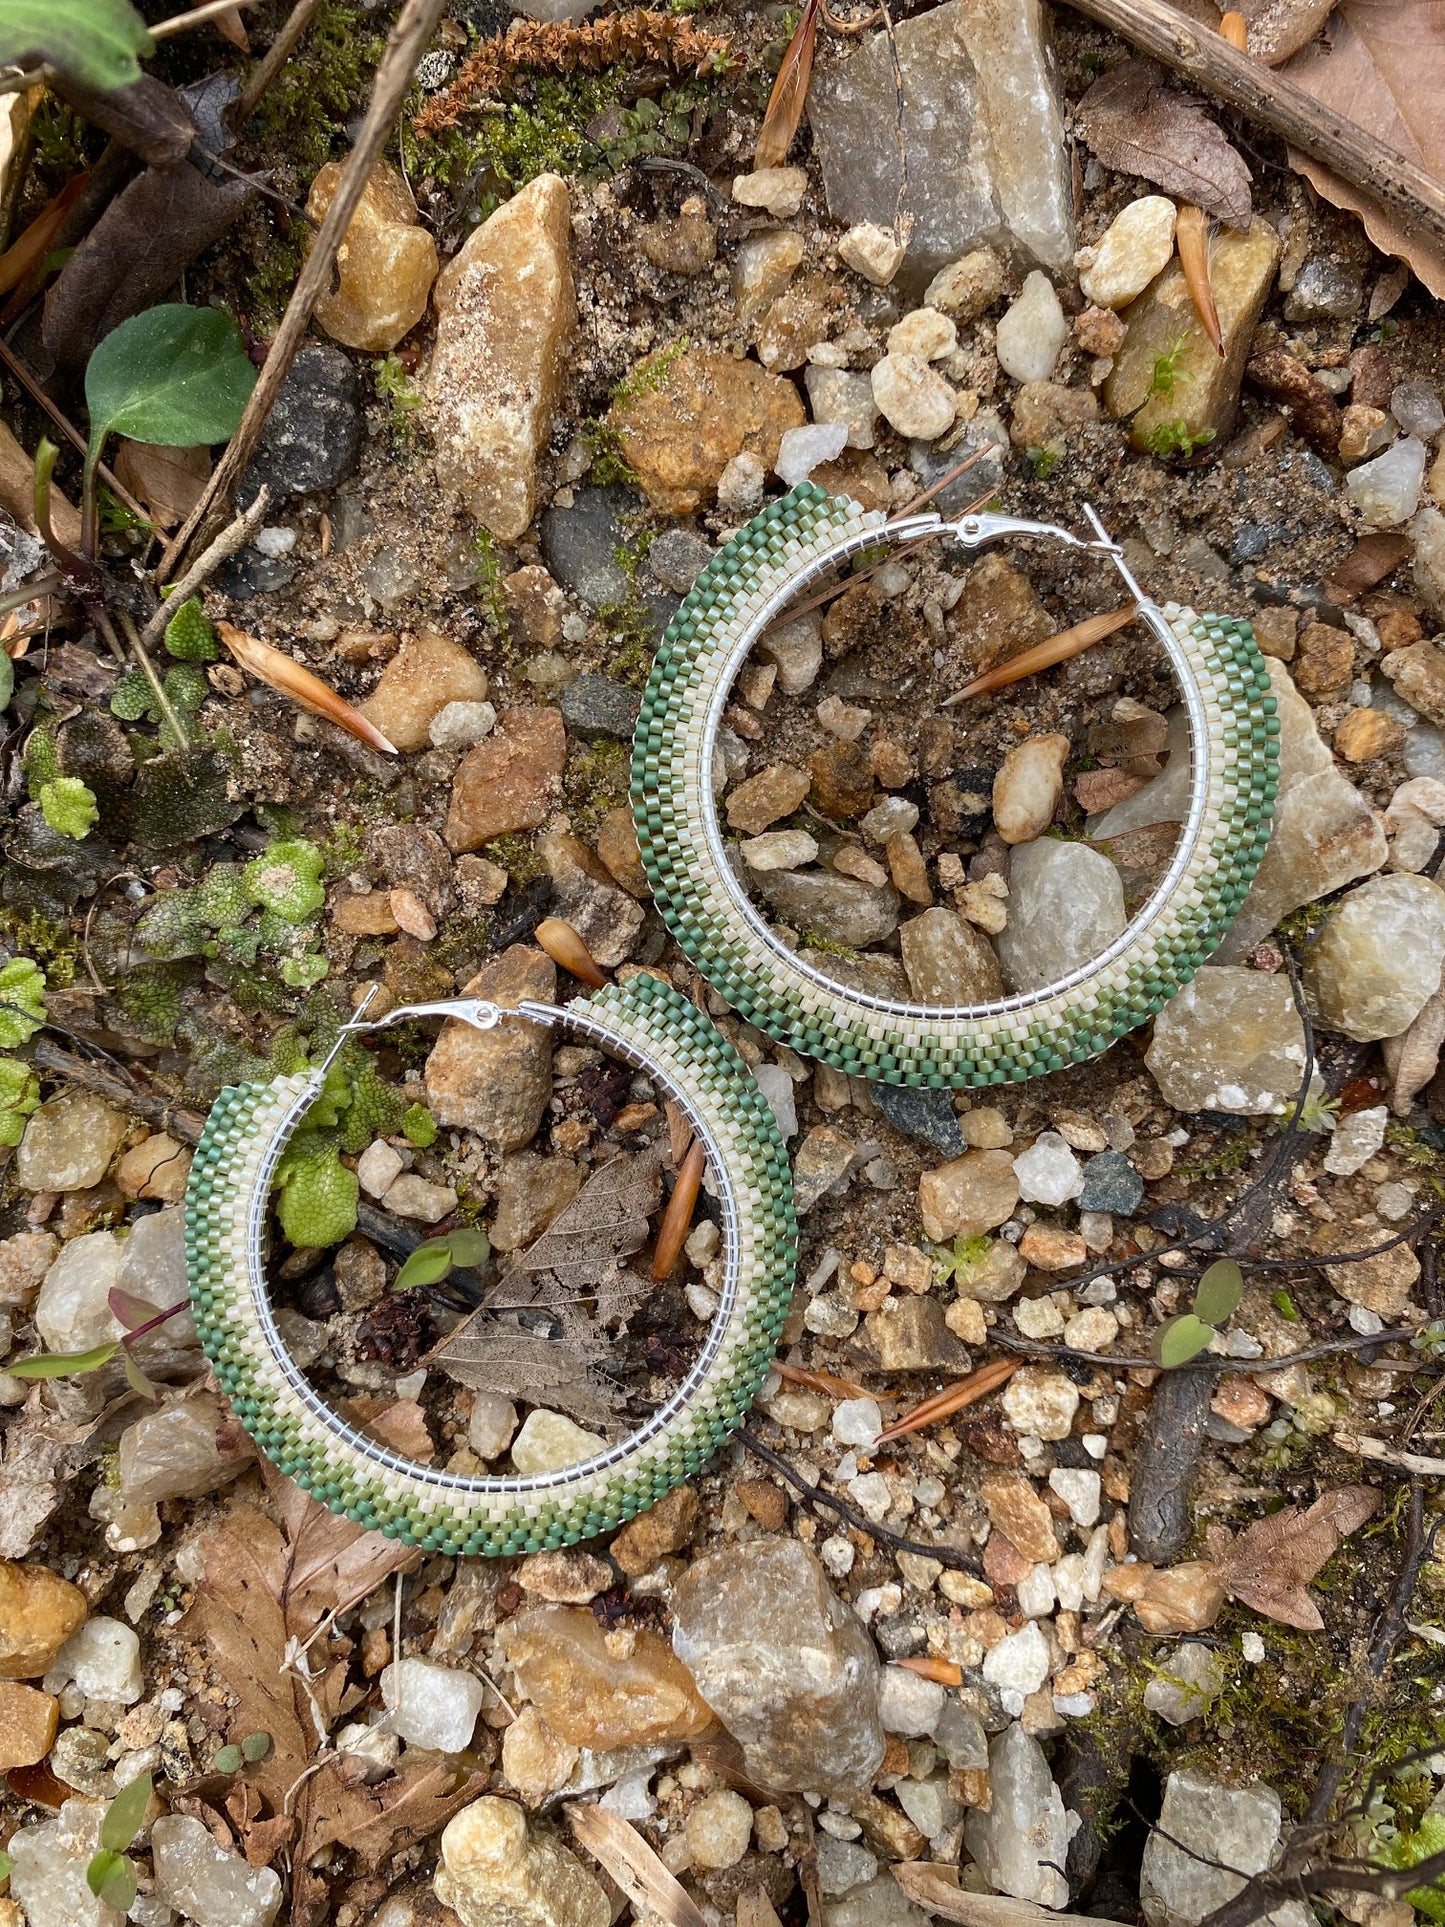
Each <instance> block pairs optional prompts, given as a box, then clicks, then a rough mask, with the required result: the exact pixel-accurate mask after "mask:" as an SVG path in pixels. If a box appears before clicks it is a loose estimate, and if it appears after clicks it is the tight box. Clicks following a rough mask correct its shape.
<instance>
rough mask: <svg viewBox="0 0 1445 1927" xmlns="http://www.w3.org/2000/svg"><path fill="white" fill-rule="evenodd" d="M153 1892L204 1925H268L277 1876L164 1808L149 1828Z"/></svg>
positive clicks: (275, 1909) (275, 1903)
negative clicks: (153, 1868)
mask: <svg viewBox="0 0 1445 1927" xmlns="http://www.w3.org/2000/svg"><path fill="white" fill-rule="evenodd" d="M151 1855H152V1859H153V1861H154V1864H155V1875H156V1892H157V1893H158V1894H159V1895H160V1897H161V1899H162V1900H165V1901H168V1902H169V1903H170V1905H171V1906H173V1907H175V1908H178V1909H179V1911H180V1912H181V1913H182V1914H184V1915H185V1916H186V1918H187V1919H188V1920H194V1921H205V1923H206V1927H271V1923H272V1921H274V1920H275V1918H276V1916H277V1914H278V1913H279V1912H280V1911H281V1897H282V1894H281V1877H280V1875H279V1874H277V1873H274V1872H273V1871H272V1869H271V1868H270V1867H252V1866H249V1865H248V1864H247V1862H246V1861H245V1860H243V1859H242V1857H241V1855H240V1854H238V1853H233V1852H231V1851H230V1850H229V1849H227V1848H225V1847H221V1846H218V1845H217V1844H216V1841H215V1840H214V1839H213V1838H212V1835H211V1831H210V1829H209V1827H204V1826H202V1825H201V1822H200V1821H199V1820H194V1819H192V1818H191V1816H190V1815H189V1814H182V1813H168V1814H165V1815H164V1816H163V1817H162V1818H161V1819H159V1820H157V1821H156V1823H155V1825H154V1826H153V1827H152V1828H151Z"/></svg>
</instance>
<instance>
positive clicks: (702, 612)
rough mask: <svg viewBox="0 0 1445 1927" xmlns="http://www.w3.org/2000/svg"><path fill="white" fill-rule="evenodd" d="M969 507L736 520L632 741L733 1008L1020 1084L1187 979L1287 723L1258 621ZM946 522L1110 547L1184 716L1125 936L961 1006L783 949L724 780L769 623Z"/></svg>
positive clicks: (1134, 1019) (946, 532)
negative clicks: (717, 757)
mask: <svg viewBox="0 0 1445 1927" xmlns="http://www.w3.org/2000/svg"><path fill="white" fill-rule="evenodd" d="M1096 528H1097V529H1098V539H1096V540H1092V541H1088V540H1084V539H1082V538H1080V537H1078V536H1075V535H1071V534H1070V533H1069V532H1068V531H1067V530H1064V529H1059V528H1054V527H1052V526H1051V525H1049V524H1041V523H1034V522H1025V521H1020V520H1019V519H1017V518H1014V517H1009V516H990V515H970V516H965V517H963V518H962V520H960V521H959V522H957V523H948V522H945V521H943V520H941V519H940V518H938V517H936V516H914V517H909V518H907V519H905V520H903V521H898V522H893V523H885V522H884V521H883V520H882V518H881V517H879V516H877V515H876V514H870V513H868V512H866V511H864V510H863V509H862V508H860V507H859V505H858V504H857V503H856V502H853V501H851V500H849V499H847V498H846V497H837V496H831V495H829V494H828V493H827V492H826V491H825V490H823V489H821V488H819V487H818V486H817V485H816V484H814V483H810V482H804V483H802V484H800V485H799V486H798V487H797V488H795V489H793V490H792V492H791V493H790V494H788V495H785V496H784V497H782V499H781V500H780V501H778V502H776V503H774V504H772V505H771V506H770V507H769V508H767V509H765V510H764V511H763V512H762V513H761V514H760V515H757V516H755V517H754V518H753V520H752V521H751V522H749V523H748V524H747V526H746V527H745V528H743V529H740V530H739V531H738V533H737V534H736V535H734V536H733V537H732V539H731V540H730V541H729V542H727V543H726V544H725V545H724V546H723V547H722V548H721V549H720V550H719V551H718V553H717V555H716V556H714V558H713V560H712V561H711V563H709V565H708V567H707V568H706V569H704V570H703V572H702V574H701V576H699V578H698V580H697V583H696V584H695V586H694V587H693V589H692V591H691V592H690V594H689V595H688V596H687V598H686V600H685V601H684V602H683V604H682V606H681V608H680V609H679V610H678V612H677V614H676V616H675V617H674V618H673V620H672V622H671V623H670V624H669V626H668V629H667V633H666V635H665V636H664V638H663V641H662V644H661V646H660V647H659V649H658V652H657V657H656V660H655V661H654V664H653V668H652V674H651V677H650V678H649V681H648V684H647V689H646V692H645V694H644V696H643V700H642V706H641V711H640V714H639V717H638V723H637V730H636V734H635V737H634V739H633V758H632V784H631V795H632V809H633V818H634V821H635V824H636V828H637V840H638V847H639V849H640V852H641V856H642V863H643V867H644V869H645V870H646V873H647V876H648V879H649V881H650V883H651V884H652V889H653V896H654V899H655V901H656V903H657V907H658V909H659V911H660V912H661V914H662V916H663V918H664V920H665V921H666V923H667V926H668V928H669V930H670V931H671V932H672V935H673V937H674V938H675V939H676V941H677V943H678V944H679V946H680V947H681V948H682V950H683V951H684V952H685V953H686V955H687V956H688V957H689V958H690V959H691V960H692V961H693V962H694V963H695V964H696V965H697V967H698V969H699V970H700V971H701V972H702V973H703V975H704V976H705V977H706V978H707V980H708V982H709V983H710V984H711V985H712V986H713V988H714V989H715V990H717V991H718V992H719V993H720V995H722V996H723V997H724V998H726V999H727V1002H728V1003H729V1004H730V1005H731V1007H732V1008H733V1009H734V1010H735V1011H737V1012H738V1014H739V1015H740V1016H742V1017H744V1018H746V1019H747V1020H748V1021H749V1022H750V1023H753V1024H756V1025H757V1026H758V1028H759V1029H760V1030H763V1031H765V1032H767V1034H768V1035H769V1036H771V1037H773V1038H775V1039H777V1040H778V1041H779V1042H780V1043H784V1044H787V1045H789V1046H790V1047H791V1048H792V1049H794V1050H797V1051H799V1052H801V1053H802V1054H803V1055H805V1056H808V1057H813V1058H817V1059H819V1060H820V1061H821V1062H823V1063H827V1064H831V1065H833V1066H834V1067H835V1068H836V1069H838V1070H841V1071H845V1072H847V1073H848V1074H849V1075H850V1076H855V1077H866V1078H872V1079H875V1080H880V1081H883V1082H887V1083H892V1084H909V1085H915V1086H924V1085H926V1086H950V1085H952V1086H977V1085H990V1084H1002V1083H1010V1082H1019V1081H1021V1080H1022V1079H1024V1078H1029V1077H1037V1076H1040V1075H1042V1074H1044V1073H1046V1072H1049V1071H1054V1070H1059V1069H1062V1068H1063V1066H1064V1065H1066V1064H1074V1063H1081V1062H1084V1061H1085V1060H1087V1059H1088V1058H1091V1057H1094V1056H1097V1055H1098V1054H1099V1052H1101V1051H1103V1050H1106V1049H1107V1048H1108V1047H1109V1045H1110V1044H1111V1043H1112V1042H1113V1041H1114V1040H1115V1039H1116V1038H1118V1037H1122V1036H1123V1035H1124V1034H1125V1033H1126V1032H1127V1031H1130V1030H1132V1029H1133V1028H1135V1026H1136V1025H1139V1024H1142V1023H1144V1022H1145V1021H1146V1020H1147V1019H1148V1018H1150V1017H1151V1016H1153V1014H1154V1013H1155V1012H1156V1011H1157V1010H1158V1009H1159V1008H1160V1007H1161V1006H1162V1005H1163V1004H1164V1003H1166V1002H1167V1001H1168V999H1169V998H1170V997H1172V996H1173V995H1174V993H1175V992H1176V991H1177V990H1179V989H1181V988H1182V986H1183V985H1184V984H1186V983H1188V982H1189V980H1190V978H1191V977H1192V976H1193V975H1194V973H1195V971H1196V970H1197V969H1198V968H1199V966H1200V964H1202V963H1203V962H1204V960H1205V959H1206V958H1207V957H1208V956H1209V955H1210V953H1211V952H1212V951H1213V950H1214V949H1215V948H1216V946H1217V945H1218V944H1219V942H1220V941H1221V939H1222V938H1223V936H1224V933H1225V931H1226V930H1227V929H1228V927H1229V924H1230V921H1231V919H1232V918H1233V916H1234V915H1235V912H1236V911H1237V910H1238V908H1239V906H1240V904H1241V903H1242V902H1243V900H1244V897H1245V894H1246V893H1247V891H1248V889H1249V885H1250V883H1251V881H1252V880H1253V877H1254V873H1255V871H1256V870H1257V868H1258V867H1259V863H1260V859H1261V858H1262V856H1263V854H1264V849H1265V845H1266V843H1267V841H1268V838H1269V830H1270V821H1271V816H1272V813H1273V809H1274V798H1275V790H1276V784H1277V764H1278V736H1279V722H1278V718H1277V717H1276V715H1275V698H1274V695H1273V693H1272V691H1271V687H1270V681H1269V675H1268V672H1267V670H1266V667H1265V663H1264V658H1263V657H1262V656H1261V655H1260V652H1259V649H1258V646H1257V645H1256V643H1255V640H1254V633H1253V631H1252V630H1251V628H1250V626H1249V624H1248V623H1247V622H1242V621H1239V620H1236V619H1235V618H1233V617H1229V616H1216V615H1197V614H1195V612H1194V611H1193V610H1190V609H1181V608H1178V607H1176V606H1174V605H1172V604H1171V605H1170V606H1169V607H1167V608H1164V609H1160V608H1159V607H1158V606H1157V605H1156V604H1154V603H1153V602H1151V601H1150V600H1149V599H1148V598H1147V597H1146V596H1144V595H1143V594H1142V592H1141V591H1140V590H1139V589H1138V586H1137V584H1135V583H1134V582H1133V579H1132V577H1130V576H1129V573H1128V571H1127V569H1126V568H1125V567H1124V565H1123V561H1122V558H1121V557H1120V555H1119V552H1118V550H1117V548H1116V547H1115V545H1114V544H1113V543H1111V542H1110V541H1109V540H1108V538H1107V537H1106V536H1104V534H1103V531H1102V527H1100V526H1099V525H1098V524H1097V519H1096ZM937 536H945V537H948V538H951V539H952V540H954V541H957V542H959V543H961V544H962V545H963V546H965V547H967V548H979V547H981V546H983V545H984V544H985V543H988V542H991V541H995V540H998V539H1000V538H1001V537H1006V536H1024V537H1028V536H1033V537H1041V538H1044V539H1047V540H1051V541H1058V542H1063V543H1066V544H1068V545H1070V546H1072V547H1075V548H1080V549H1091V550H1093V551H1095V552H1096V553H1101V554H1106V555H1108V556H1109V557H1110V559H1111V560H1112V561H1113V562H1114V563H1115V565H1116V566H1117V567H1118V568H1119V570H1120V572H1121V574H1122V575H1123V576H1124V579H1125V580H1126V582H1128V584H1129V586H1130V588H1131V590H1132V591H1133V592H1134V595H1135V600H1136V604H1137V608H1138V613H1139V616H1140V618H1141V619H1142V620H1143V621H1144V622H1146V623H1147V625H1148V626H1149V628H1150V630H1151V631H1152V632H1153V634H1154V635H1155V637H1156V638H1157V639H1158V641H1159V643H1160V644H1161V645H1162V647H1163V648H1164V650H1165V652H1166V653H1167V655H1168V658H1169V661H1170V664H1171V666H1172V668H1173V670H1174V673H1175V675H1176V677H1177V679H1178V681H1179V685H1180V689H1181V691H1182V695H1183V701H1184V705H1185V709H1186V712H1187V715H1188V721H1189V733H1190V753H1191V769H1192V785H1191V795H1190V805H1189V811H1188V815H1187V817H1186V819H1185V822H1184V824H1183V826H1182V828H1181V832H1180V836H1179V841H1178V844H1177V846H1176V849H1175V852H1174V855H1173V857H1172V859H1171V861H1170V864H1169V868H1168V871H1167V873H1166V874H1165V876H1164V878H1163V880H1162V881H1161V883H1160V884H1159V886H1158V888H1157V889H1156V890H1155V892H1154V894H1153V895H1152V896H1151V897H1150V899H1149V901H1148V902H1147V903H1146V904H1145V905H1144V906H1143V908H1142V909H1141V910H1140V911H1139V912H1138V914H1137V915H1136V916H1135V918H1134V920H1133V922H1132V923H1131V924H1130V925H1129V926H1128V928H1127V929H1126V930H1125V931H1124V932H1123V934H1122V935H1121V936H1120V937H1119V938H1118V939H1117V940H1116V941H1115V942H1114V943H1113V944H1111V945H1110V946H1109V947H1108V949H1106V950H1105V951H1104V952H1103V953H1102V954H1101V955H1100V956H1098V957H1096V958H1094V959H1092V960H1091V961H1090V962H1089V963H1088V964H1087V965H1085V966H1084V967H1082V968H1081V969H1079V970H1077V971H1075V972H1074V973H1073V974H1072V975H1071V976H1069V977H1068V978H1066V979H1064V980H1062V981H1061V982H1059V983H1056V984H1051V985H1048V986H1046V987H1044V988H1042V989H1039V990H1031V991H1027V992H1022V993H1019V994H1017V995H1014V996H1011V997H1005V998H1001V999H999V1000H998V1001H996V1002H993V1003H988V1004H980V1005H976V1006H972V1007H967V1008H949V1007H943V1006H926V1005H914V1004H904V1003H895V1002H890V1001H889V1000H888V999H886V998H880V997H873V996H869V995H866V994H864V993H862V992H860V991H857V990H854V989H852V988H850V987H848V986H846V985H844V984H842V983H840V982H839V981H838V980H837V979H836V978H834V977H832V976H830V975H828V974H827V972H826V971H825V970H824V969H822V968H821V967H820V965H819V964H817V963H813V962H810V961H809V960H808V958H807V956H806V954H798V953H794V952H793V951H791V950H789V949H788V948H787V947H786V946H785V945H784V944H782V943H781V942H780V941H779V939H778V937H777V936H776V935H775V933H774V932H773V931H772V930H771V929H770V927H769V926H768V924H767V922H766V921H765V920H764V918H763V917H762V916H761V915H760V914H759V912H758V911H757V909H756V908H755V907H754V906H753V904H752V903H750V902H749V900H748V898H747V897H746V895H745V894H744V892H743V889H742V886H741V884H740V883H739V881H738V878H737V875H736V873H735V872H734V869H733V866H732V864H731V862H730V861H729V858H728V852H727V848H726V844H725V842H724V839H723V836H722V832H721V829H720V826H719V823H718V817H717V806H716V800H715V797H714V793H713V786H712V780H711V778H712V765H713V752H714V749H715V747H716V744H717V736H718V730H719V727H720V725H721V720H722V714H723V710H724V708H725V707H726V704H727V701H728V695H729V691H730V689H731V686H732V682H733V679H734V677H735V676H736V674H737V671H738V670H739V668H740V667H741V666H742V664H743V662H744V661H745V660H746V658H747V655H748V652H749V651H750V650H751V649H752V647H753V645H754V644H755V643H756V642H757V640H758V639H759V637H760V636H761V635H762V634H763V632H764V630H765V629H766V628H767V627H768V625H769V624H770V623H771V622H773V621H774V620H776V619H777V618H778V617H779V616H780V615H783V614H784V613H785V612H786V610H787V608H788V606H789V604H790V603H791V602H793V601H794V600H795V599H796V598H797V596H798V595H799V594H800V593H801V592H802V591H803V590H804V589H806V588H807V587H809V586H811V585H812V584H814V583H816V582H818V581H820V580H822V579H824V578H827V577H831V576H832V575H833V574H834V572H836V571H837V570H838V569H839V568H840V567H842V566H845V565H846V564H847V563H849V562H850V561H851V560H852V559H853V558H855V557H859V556H864V555H866V556H868V557H869V558H870V559H872V558H874V557H878V556H881V555H882V554H884V553H886V551H887V550H888V549H889V548H890V547H893V546H898V545H899V544H913V543H916V542H918V541H921V540H924V539H927V538H932V537H937Z"/></svg>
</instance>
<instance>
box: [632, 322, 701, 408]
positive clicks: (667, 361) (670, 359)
mask: <svg viewBox="0 0 1445 1927" xmlns="http://www.w3.org/2000/svg"><path fill="white" fill-rule="evenodd" d="M691 346H692V343H691V341H689V340H688V338H687V336H686V335H679V336H678V338H677V340H676V341H670V342H669V343H668V344H667V346H666V347H665V348H662V349H659V351H658V352H657V353H656V354H654V355H648V356H646V357H645V358H644V359H643V360H642V361H639V362H638V364H637V366H636V367H635V368H633V369H632V370H631V372H630V373H629V374H626V375H624V376H623V377H622V379H621V381H619V382H618V384H617V386H616V387H615V388H614V389H613V390H612V405H613V407H614V408H626V407H627V406H628V404H629V403H630V402H634V401H639V400H640V399H641V398H642V397H643V396H644V395H660V394H661V393H662V391H663V389H664V388H666V386H667V383H668V379H669V377H670V376H671V374H672V371H673V369H674V368H675V367H676V366H677V364H678V362H679V361H681V360H682V357H683V356H684V355H685V354H686V353H687V351H688V349H689V348H691Z"/></svg>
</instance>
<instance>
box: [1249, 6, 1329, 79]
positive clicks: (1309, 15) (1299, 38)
mask: <svg viewBox="0 0 1445 1927" xmlns="http://www.w3.org/2000/svg"><path fill="white" fill-rule="evenodd" d="M1334 6H1335V0H1238V6H1237V9H1236V11H1237V12H1239V13H1242V14H1243V15H1244V18H1245V23H1246V25H1247V27H1248V29H1249V35H1248V39H1247V40H1246V42H1245V51H1246V52H1247V53H1250V54H1252V55H1253V56H1254V58H1255V59H1256V60H1262V61H1263V62H1264V64H1265V66H1266V67H1278V66H1279V65H1280V63H1281V61H1285V60H1288V59H1289V57H1290V55H1291V54H1297V53H1298V52H1299V50H1300V48H1301V47H1307V46H1308V45H1309V43H1310V42H1311V41H1312V40H1313V39H1314V37H1315V35H1316V34H1317V33H1318V32H1319V30H1320V28H1321V27H1322V26H1323V25H1324V24H1325V22H1326V21H1327V20H1328V19H1329V17H1330V15H1331V13H1333V11H1334Z"/></svg>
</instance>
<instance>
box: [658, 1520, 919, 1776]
mask: <svg viewBox="0 0 1445 1927" xmlns="http://www.w3.org/2000/svg"><path fill="white" fill-rule="evenodd" d="M671 1603H672V1618H673V1632H672V1644H673V1651H674V1652H675V1653H676V1654H677V1656H678V1658H679V1659H680V1660H681V1661H682V1663H683V1664H684V1665H685V1666H686V1667H687V1669H688V1671H689V1672H690V1673H691V1674H692V1677H693V1679H694V1680H695V1681H696V1683H697V1687H698V1691H699V1692H700V1693H701V1694H702V1697H703V1698H704V1699H705V1700H706V1701H707V1703H708V1704H709V1706H711V1707H712V1709H713V1711H714V1712H715V1713H716V1714H717V1715H718V1717H719V1719H721V1720H722V1722H723V1724H724V1725H725V1726H726V1727H727V1729H728V1731H729V1732H730V1733H731V1734H732V1735H733V1737H734V1739H736V1740H738V1741H740V1742H741V1744H742V1747H743V1753H744V1757H745V1759H746V1761H747V1767H748V1771H749V1773H750V1774H751V1775H752V1776H753V1777H754V1778H755V1779H756V1780H758V1781H759V1782H760V1783H761V1784H762V1785H764V1786H768V1787H776V1788H778V1789H780V1790H790V1789H797V1790H800V1791H814V1792H819V1793H840V1794H848V1793H858V1792H861V1791H863V1790H864V1789H866V1788H867V1787H868V1786H869V1785H870V1784H871V1782H872V1779H873V1775H874V1774H875V1773H876V1772H877V1770H878V1767H879V1764H880V1762H881V1760H882V1758H883V1746H884V1741H883V1729H882V1727H881V1725H880V1723H879V1719H878V1680H879V1667H878V1657H877V1654H876V1653H875V1651H874V1647H873V1641H872V1639H871V1638H870V1637H869V1635H868V1632H867V1630H866V1628H865V1627H864V1626H863V1624H862V1622H861V1620H859V1619H858V1617H857V1615H856V1614H855V1613H854V1612H853V1611H852V1609H851V1608H850V1607H849V1606H847V1605H846V1604H844V1602H843V1601H842V1600H840V1599H839V1598H838V1597H837V1595H836V1594H835V1593H834V1592H833V1590H832V1588H831V1587H830V1586H829V1584H828V1581H827V1578H826V1576H825V1574H824V1571H823V1568H822V1566H821V1564H820V1563H819V1562H818V1560H817V1559H816V1558H815V1557H814V1555H813V1554H812V1553H811V1552H810V1551H809V1550H808V1549H807V1547H806V1546H804V1545H801V1544H800V1543H799V1542H797V1541H796V1540H789V1539H766V1540H754V1541H751V1542H749V1543H746V1544H742V1545H735V1546H729V1547H728V1548H727V1549H726V1550H725V1551H722V1552H717V1553H711V1554H708V1555H706V1556H705V1557H704V1558H701V1559H698V1560H695V1561H694V1563H693V1564H692V1565H691V1566H690V1567H689V1568H688V1570H687V1571H686V1572H685V1573H684V1574H683V1575H682V1577H681V1578H680V1579H679V1580H678V1581H677V1583H676V1585H675V1586H674V1588H673V1594H672V1602H671Z"/></svg>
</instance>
